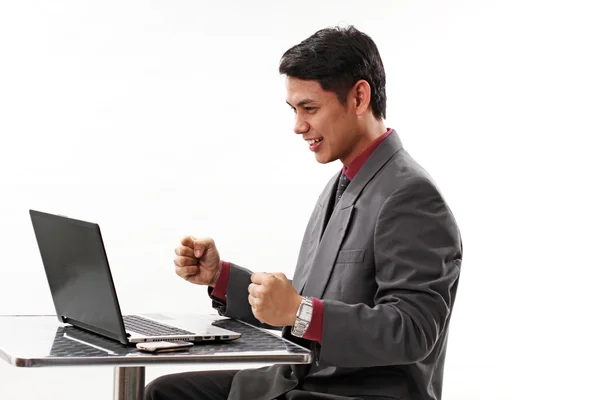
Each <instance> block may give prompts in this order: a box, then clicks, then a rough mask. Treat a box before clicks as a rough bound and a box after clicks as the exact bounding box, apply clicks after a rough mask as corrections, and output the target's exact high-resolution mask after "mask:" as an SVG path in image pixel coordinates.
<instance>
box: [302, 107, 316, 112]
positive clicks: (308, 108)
mask: <svg viewBox="0 0 600 400" xmlns="http://www.w3.org/2000/svg"><path fill="white" fill-rule="evenodd" d="M304 109H305V110H306V112H308V113H311V112H314V111H315V110H316V109H317V108H316V107H304Z"/></svg>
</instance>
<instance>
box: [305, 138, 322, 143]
mask: <svg viewBox="0 0 600 400" xmlns="http://www.w3.org/2000/svg"><path fill="white" fill-rule="evenodd" d="M321 140H323V138H319V139H310V140H308V144H315V143H319V142H320V141H321Z"/></svg>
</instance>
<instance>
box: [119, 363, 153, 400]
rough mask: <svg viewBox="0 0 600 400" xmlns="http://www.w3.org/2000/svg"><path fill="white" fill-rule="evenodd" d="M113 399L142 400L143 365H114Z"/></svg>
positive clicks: (144, 382)
mask: <svg viewBox="0 0 600 400" xmlns="http://www.w3.org/2000/svg"><path fill="white" fill-rule="evenodd" d="M114 385H115V387H114V397H113V399H114V400H143V398H144V387H145V385H146V368H145V367H115V383H114Z"/></svg>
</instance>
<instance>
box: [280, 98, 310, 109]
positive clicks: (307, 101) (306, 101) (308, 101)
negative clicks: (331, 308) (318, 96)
mask: <svg viewBox="0 0 600 400" xmlns="http://www.w3.org/2000/svg"><path fill="white" fill-rule="evenodd" d="M314 102H315V100H311V99H304V100H301V101H299V102H298V104H296V107H304V106H305V105H307V104H309V103H314ZM286 103H288V104H289V106H290V107H294V106H293V105H291V104H290V102H289V101H286Z"/></svg>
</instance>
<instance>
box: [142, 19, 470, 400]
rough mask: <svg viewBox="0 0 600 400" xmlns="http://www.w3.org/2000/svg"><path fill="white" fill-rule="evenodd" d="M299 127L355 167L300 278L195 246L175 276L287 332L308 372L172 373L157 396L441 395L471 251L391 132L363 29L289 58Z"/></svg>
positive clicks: (153, 387) (181, 258)
mask: <svg viewBox="0 0 600 400" xmlns="http://www.w3.org/2000/svg"><path fill="white" fill-rule="evenodd" d="M279 71H280V73H281V74H283V75H285V77H286V89H287V99H286V100H287V103H288V104H289V105H290V106H291V107H292V109H293V110H294V112H295V114H296V123H295V127H294V131H295V133H296V134H298V135H301V136H302V138H303V139H304V140H305V141H306V142H307V144H308V147H309V149H310V150H311V151H313V152H314V153H315V157H316V159H317V161H318V162H320V163H323V164H324V163H329V162H332V161H335V160H340V161H341V162H342V165H343V168H342V171H340V173H338V174H336V175H335V176H334V177H333V178H332V179H331V180H330V182H329V183H328V184H327V186H326V187H325V189H324V191H323V193H322V194H321V196H320V197H319V199H318V201H317V204H316V206H315V209H314V211H313V213H312V215H311V217H310V219H309V221H308V226H307V228H306V232H305V235H304V239H303V241H302V245H301V248H300V254H299V257H298V263H297V266H296V270H295V273H294V277H293V281H292V282H290V281H289V280H288V279H287V278H286V277H285V276H284V275H283V274H281V273H274V274H268V273H254V274H253V273H252V272H250V271H248V270H246V269H244V268H242V267H240V266H237V265H235V264H233V263H228V262H225V261H222V260H221V258H220V255H219V252H218V251H217V247H216V246H215V243H214V242H213V240H211V239H210V238H202V239H198V238H194V237H191V236H188V237H185V238H184V239H183V240H182V242H181V244H180V246H178V247H177V248H176V249H175V252H176V255H177V256H176V257H175V265H176V272H177V274H178V275H179V276H181V277H182V278H184V279H186V280H188V281H189V282H191V283H195V284H198V285H208V286H209V289H208V292H209V295H210V296H211V298H212V299H213V305H214V307H215V308H216V309H217V310H218V311H219V312H220V313H221V314H222V315H225V316H228V317H232V318H237V319H240V320H243V321H247V322H250V323H252V324H255V325H260V326H265V325H268V326H273V327H274V326H278V327H283V331H282V334H283V337H285V338H287V339H289V340H292V341H294V342H296V343H298V344H301V345H302V346H305V347H306V348H310V349H312V351H313V355H314V359H315V361H314V362H313V364H312V365H310V366H290V365H275V366H272V367H268V368H262V369H257V370H243V371H225V372H223V371H218V372H191V373H184V374H176V375H170V376H164V377H161V378H159V379H157V380H155V381H154V382H152V383H151V384H150V385H149V386H148V387H147V390H146V398H147V399H154V400H158V399H178V400H179V399H190V400H191V399H232V400H233V399H236V400H238V399H244V400H246V399H261V400H262V399H264V400H267V399H331V400H334V399H338V400H342V399H365V400H366V399H440V398H441V393H442V375H443V367H444V358H445V352H446V341H447V337H448V324H449V321H450V315H451V311H452V306H453V304H454V299H455V296H456V289H457V285H458V278H459V273H460V265H461V260H462V244H461V239H460V233H459V230H458V227H457V225H456V222H455V220H454V217H453V216H452V213H451V211H450V209H449V208H448V206H447V205H446V203H445V201H444V200H443V198H442V196H441V195H440V193H439V191H438V190H437V189H436V186H435V184H434V183H433V180H432V179H431V178H430V177H429V176H428V174H427V173H426V172H425V170H424V169H423V168H422V167H420V166H419V165H418V164H417V163H416V162H415V161H414V160H413V159H412V158H411V157H410V156H409V154H408V153H407V152H406V151H405V150H404V148H403V147H402V144H401V142H400V139H399V137H398V134H397V133H396V132H395V131H394V130H392V129H387V128H386V127H385V124H384V122H383V120H384V118H385V116H386V94H385V72H384V68H383V64H382V62H381V58H380V56H379V52H378V50H377V47H376V45H375V43H373V41H372V40H371V39H370V38H369V37H368V36H367V35H365V34H364V33H362V32H360V31H358V30H357V29H355V28H354V27H349V28H345V29H341V28H331V29H323V30H320V31H318V32H316V33H315V34H314V35H312V36H311V37H309V38H308V39H306V40H304V41H303V42H301V43H300V44H298V45H296V46H294V47H292V48H290V49H289V50H288V51H287V52H285V53H284V55H283V57H282V59H281V63H280V68H279Z"/></svg>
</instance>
